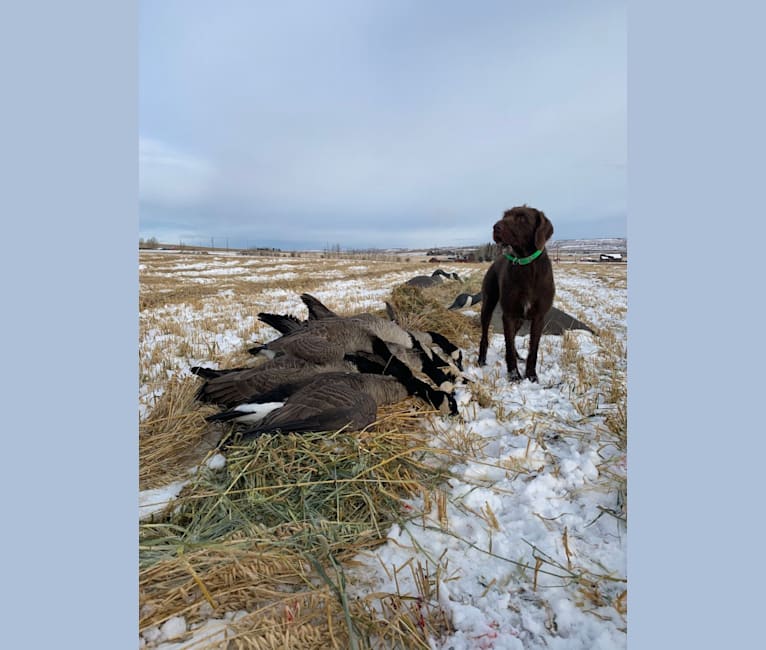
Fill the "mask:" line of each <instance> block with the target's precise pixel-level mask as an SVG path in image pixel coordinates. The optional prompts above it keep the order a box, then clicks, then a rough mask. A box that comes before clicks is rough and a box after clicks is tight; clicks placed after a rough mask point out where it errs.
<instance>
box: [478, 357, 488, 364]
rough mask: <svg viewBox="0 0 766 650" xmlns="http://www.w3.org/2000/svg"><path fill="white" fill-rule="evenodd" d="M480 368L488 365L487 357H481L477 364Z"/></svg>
mask: <svg viewBox="0 0 766 650" xmlns="http://www.w3.org/2000/svg"><path fill="white" fill-rule="evenodd" d="M477 363H478V364H479V365H480V366H486V365H487V358H486V357H479V360H478V362H477Z"/></svg>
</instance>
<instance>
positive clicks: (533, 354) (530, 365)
mask: <svg viewBox="0 0 766 650" xmlns="http://www.w3.org/2000/svg"><path fill="white" fill-rule="evenodd" d="M544 321H545V316H544V315H543V316H535V317H534V318H533V319H532V321H531V322H530V323H529V352H528V353H527V367H526V369H525V371H524V377H526V378H527V379H529V381H537V371H536V369H535V367H536V366H537V348H538V347H539V345H540V336H541V335H542V333H543V323H544Z"/></svg>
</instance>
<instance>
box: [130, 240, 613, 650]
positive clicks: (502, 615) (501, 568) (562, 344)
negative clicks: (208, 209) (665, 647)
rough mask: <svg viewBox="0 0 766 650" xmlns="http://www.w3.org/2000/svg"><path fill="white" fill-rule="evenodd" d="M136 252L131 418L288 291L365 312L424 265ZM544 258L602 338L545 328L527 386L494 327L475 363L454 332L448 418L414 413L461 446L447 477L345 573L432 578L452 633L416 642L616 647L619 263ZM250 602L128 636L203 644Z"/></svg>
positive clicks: (442, 441)
mask: <svg viewBox="0 0 766 650" xmlns="http://www.w3.org/2000/svg"><path fill="white" fill-rule="evenodd" d="M140 262H141V266H140V278H141V290H142V296H143V295H144V294H146V297H147V301H148V302H147V304H146V305H145V306H144V308H143V309H142V311H141V318H140V336H141V340H140V343H139V353H140V368H141V374H140V376H141V385H140V392H139V409H140V414H141V417H142V418H143V417H146V414H147V413H148V412H150V411H151V408H152V405H153V401H154V399H155V398H156V397H157V396H158V395H160V394H161V393H162V391H163V385H164V382H166V381H167V379H168V378H169V377H172V376H177V375H181V376H183V375H185V374H188V368H189V367H190V366H192V365H195V364H198V363H201V362H205V361H206V360H207V359H209V358H210V357H211V356H212V355H213V353H214V354H215V355H216V356H217V357H218V358H225V356H226V355H227V354H231V355H232V357H234V356H235V355H236V354H238V353H240V352H241V351H242V350H243V349H244V348H246V347H247V346H248V344H249V343H251V342H252V341H257V340H264V339H268V338H271V337H273V336H274V332H273V330H270V329H269V328H267V327H266V326H263V325H261V324H260V323H259V322H258V321H257V319H256V317H255V315H256V314H257V312H258V311H275V312H282V313H284V312H289V313H294V314H296V315H299V316H303V315H304V311H305V309H304V308H303V306H302V303H301V302H300V300H299V298H298V294H299V293H300V292H301V291H310V292H311V293H312V294H314V295H315V296H317V297H318V298H320V299H321V300H322V301H324V302H325V303H326V304H327V305H328V306H329V307H331V308H333V309H337V310H338V311H341V312H352V311H357V310H362V309H371V308H374V309H377V308H380V307H382V304H383V301H384V300H385V298H386V296H387V294H388V293H389V292H390V291H391V289H392V288H393V287H394V286H395V285H396V284H399V283H401V282H403V281H404V280H406V279H408V278H409V277H412V276H413V275H418V274H423V273H428V274H430V272H431V271H432V270H433V268H434V266H433V265H428V264H413V263H410V264H405V263H387V262H374V261H361V260H332V259H319V258H312V259H311V260H306V259H291V258H287V257H284V258H258V259H251V258H246V257H236V256H224V255H217V256H212V255H211V256H209V258H206V259H204V260H200V259H198V258H195V259H193V260H188V259H185V258H184V257H183V256H182V255H179V256H172V255H170V256H169V255H160V254H158V253H142V254H141V257H140ZM441 268H443V269H444V270H446V271H448V272H451V271H455V272H457V273H459V274H460V275H461V277H463V278H464V279H465V280H466V281H467V282H466V284H465V285H460V284H458V283H456V284H455V294H457V293H459V292H461V291H464V290H466V287H467V286H475V285H476V284H477V283H478V282H480V278H481V276H482V275H483V272H484V269H485V268H486V265H482V264H468V265H467V264H449V263H445V264H443V265H441ZM554 273H555V277H556V285H557V298H556V303H555V304H556V305H557V306H558V307H559V308H561V309H564V310H565V311H567V312H569V313H571V314H572V315H573V316H576V317H577V318H579V319H581V320H584V321H586V322H588V323H589V324H591V325H592V326H594V328H595V329H596V330H597V332H598V336H593V335H591V334H589V333H586V332H582V331H579V332H571V333H567V334H566V335H565V336H564V337H556V336H544V337H543V340H542V343H541V347H540V357H539V361H538V374H539V379H540V381H539V383H538V384H531V383H530V382H528V381H524V382H521V383H517V384H510V383H508V382H507V381H506V379H505V367H504V361H503V355H504V342H503V339H502V335H501V334H498V333H495V334H494V335H493V336H492V337H491V341H490V349H489V352H488V356H487V365H486V366H485V367H483V368H479V367H478V366H477V365H476V347H477V344H478V341H476V342H474V344H473V345H472V346H468V345H467V346H466V348H465V358H466V366H465V375H466V377H467V378H468V379H469V380H470V383H467V384H464V385H461V386H459V387H458V389H457V399H458V403H459V407H460V417H458V418H456V419H455V418H453V419H447V418H444V419H433V420H432V421H431V422H430V423H429V424H428V426H430V427H431V428H432V430H433V434H432V439H431V441H430V444H431V445H432V446H433V447H434V448H435V449H440V450H447V451H449V453H450V454H452V457H457V458H458V459H459V460H458V461H457V462H456V463H455V464H454V465H453V466H452V467H451V470H452V476H453V478H451V479H450V480H449V481H448V482H447V483H446V484H444V485H443V486H442V487H441V491H440V493H439V494H436V495H430V496H424V497H420V498H417V499H411V500H409V501H406V502H404V503H403V504H402V508H403V512H404V515H405V516H404V519H403V524H402V525H394V526H393V527H392V528H391V530H390V531H389V532H388V541H387V542H386V543H385V544H383V545H381V546H379V547H377V548H376V549H375V550H374V551H370V552H366V553H364V554H360V556H359V557H358V558H357V560H358V562H357V563H356V564H357V565H356V566H354V567H353V568H350V569H349V570H348V571H347V572H346V580H347V584H348V592H349V594H350V595H352V596H358V597H362V596H364V595H366V594H370V593H373V592H379V593H399V594H411V595H412V597H413V598H415V599H417V598H423V593H422V591H423V589H422V584H418V580H417V579H416V576H417V574H418V572H416V571H414V570H413V568H414V567H420V569H422V571H424V572H425V574H426V575H428V576H430V578H431V581H432V582H433V584H434V589H433V593H431V594H430V598H431V600H432V602H430V603H428V605H429V606H430V607H432V608H433V607H437V608H440V609H441V610H442V611H443V612H444V615H445V617H446V619H447V620H448V621H449V629H450V630H451V631H450V632H448V633H446V634H445V635H444V636H442V637H441V638H432V639H430V640H429V643H430V645H431V647H432V648H434V649H436V648H438V649H443V650H469V649H473V648H497V649H503V648H508V649H515V648H518V649H521V648H541V649H542V648H562V649H564V648H566V649H575V650H577V649H583V650H585V649H594V648H603V649H613V648H623V647H625V646H626V627H627V622H626V608H627V562H626V551H627V528H626V519H627V505H626V496H627V492H626V479H627V455H626V447H627V445H626V443H627V440H626V438H627V434H626V428H627V423H626V422H627V414H626V400H625V397H626V394H625V390H626V379H625V376H626V370H627V355H626V343H627V328H626V313H627V286H626V281H627V280H626V267H625V265H577V264H566V263H565V264H560V265H556V266H555V267H554ZM203 280H204V282H203ZM208 281H212V282H214V284H209V283H207V282H208ZM150 287H151V288H152V289H151V290H150ZM158 292H166V293H167V295H168V296H169V300H168V302H167V303H163V302H162V301H161V300H157V299H156V298H152V297H151V296H150V295H149V294H153V295H155V296H156V295H157V293H158ZM464 313H467V314H468V315H469V316H470V315H471V314H472V313H473V314H475V313H477V312H476V311H474V312H470V311H466V312H464ZM525 344H526V341H525V340H521V341H520V342H519V349H520V350H522V351H523V350H524V348H525ZM522 354H523V352H522ZM215 462H222V460H221V458H217V459H216V461H215ZM152 488H153V489H152V490H151V491H150V490H148V489H147V490H145V491H144V492H143V493H142V494H141V505H142V508H151V507H152V506H153V505H154V506H156V504H157V503H158V502H159V503H160V504H161V503H162V502H163V501H166V500H170V499H173V498H174V497H175V495H176V494H177V492H178V490H179V489H180V487H179V484H178V482H168V485H167V486H166V489H163V486H154V485H153V486H152ZM145 512H148V510H145ZM246 614H247V613H246V612H230V613H229V614H228V615H227V616H226V617H225V618H223V619H215V620H214V619H211V620H209V621H207V622H206V623H205V624H202V625H198V626H197V627H196V628H192V626H191V625H190V624H188V623H187V622H186V621H185V620H184V619H183V617H177V618H174V619H171V620H169V621H167V622H166V623H165V624H164V625H162V626H159V627H155V628H151V629H149V630H144V631H143V633H142V635H141V636H140V638H139V642H140V646H141V647H146V648H159V649H162V650H181V649H182V648H201V647H206V646H207V645H209V644H211V643H212V645H211V647H216V646H215V643H220V642H221V641H220V639H221V638H222V635H223V634H224V630H225V628H226V625H227V624H228V623H229V622H231V621H234V620H237V619H238V618H240V617H242V616H245V615H246ZM214 632H215V633H216V634H218V636H215V634H212V633H214ZM216 639H218V641H216Z"/></svg>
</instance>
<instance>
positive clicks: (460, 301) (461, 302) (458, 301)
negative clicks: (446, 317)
mask: <svg viewBox="0 0 766 650" xmlns="http://www.w3.org/2000/svg"><path fill="white" fill-rule="evenodd" d="M480 302H481V291H479V293H475V294H473V295H471V294H470V293H461V294H460V295H459V296H458V297H457V298H455V300H454V301H453V303H452V304H451V305H450V306H449V307H448V308H447V309H463V308H464V307H471V306H472V305H476V304H478V303H480Z"/></svg>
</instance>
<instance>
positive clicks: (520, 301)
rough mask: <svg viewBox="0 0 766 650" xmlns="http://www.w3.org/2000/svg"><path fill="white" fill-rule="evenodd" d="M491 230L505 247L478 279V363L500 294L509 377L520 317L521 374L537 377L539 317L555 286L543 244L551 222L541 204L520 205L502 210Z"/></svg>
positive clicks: (514, 376)
mask: <svg viewBox="0 0 766 650" xmlns="http://www.w3.org/2000/svg"><path fill="white" fill-rule="evenodd" d="M492 234H493V237H494V240H495V242H497V243H498V244H500V245H502V246H504V247H506V249H507V250H508V251H509V252H504V253H503V254H501V255H500V256H499V257H498V258H497V259H496V260H495V261H494V262H493V263H492V266H490V267H489V270H488V271H487V273H486V275H485V276H484V282H483V283H482V287H481V290H482V294H483V298H482V306H481V342H480V343H479V365H482V366H483V365H485V364H486V361H487V344H488V339H487V334H488V331H489V324H490V321H491V320H492V312H493V311H494V309H495V305H497V302H498V300H499V301H500V308H501V309H502V312H503V334H504V335H505V362H506V366H507V367H508V379H510V380H511V381H519V380H520V379H521V376H520V375H519V370H518V368H517V367H516V360H517V359H518V356H519V355H518V352H516V344H515V337H516V332H518V330H519V328H520V327H521V325H522V322H523V321H524V320H529V321H531V322H530V327H529V352H528V354H527V365H526V369H525V372H524V377H525V378H526V379H529V380H530V381H537V372H536V370H535V366H536V365H537V348H538V346H539V344H540V335H541V334H542V330H543V319H544V317H545V314H546V313H548V310H549V309H550V308H551V306H552V305H553V296H554V294H555V292H556V290H555V286H554V283H553V268H552V266H551V261H550V258H549V257H548V253H547V251H546V250H545V242H547V241H548V240H549V239H550V238H551V236H552V235H553V225H552V224H551V222H550V221H549V220H548V218H547V217H546V216H545V214H543V213H542V212H541V211H540V210H537V209H535V208H530V207H528V206H526V205H523V206H519V207H515V208H512V209H510V210H507V211H506V212H505V214H503V218H502V219H500V221H498V222H497V223H496V224H495V225H494V227H493V229H492ZM538 251H539V252H538Z"/></svg>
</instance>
